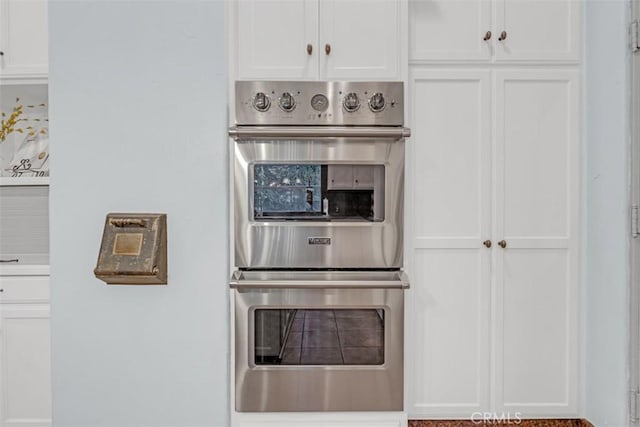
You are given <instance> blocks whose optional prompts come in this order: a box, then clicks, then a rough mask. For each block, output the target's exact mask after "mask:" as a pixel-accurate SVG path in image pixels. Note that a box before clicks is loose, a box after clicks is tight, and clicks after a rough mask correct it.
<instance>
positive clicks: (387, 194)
mask: <svg viewBox="0 0 640 427" xmlns="http://www.w3.org/2000/svg"><path fill="white" fill-rule="evenodd" d="M236 93H237V98H236V116H237V121H238V124H237V125H236V126H235V127H233V128H232V129H230V131H229V134H230V135H231V136H232V137H233V138H234V139H235V144H234V211H235V239H234V244H235V265H236V266H237V267H238V268H253V269H264V268H269V269H290V268H320V269H325V268H332V269H340V268H349V269H381V268H382V269H385V268H386V269H391V268H401V267H402V249H403V239H402V237H403V234H402V231H403V227H404V224H403V215H404V211H403V206H404V156H405V150H404V145H405V142H404V139H405V137H406V136H408V135H409V130H408V129H407V128H404V127H403V126H402V124H403V119H404V112H403V111H404V110H403V102H402V100H403V85H402V83H398V82H382V83H371V82H351V83H345V82H236ZM319 100H320V101H319ZM354 100H355V101H354ZM374 100H377V101H375V102H374ZM285 101H286V103H285ZM348 101H350V102H354V103H353V105H354V106H352V107H348V106H349V105H351V104H349V102H348ZM356 101H357V103H355V102H356ZM365 103H366V104H365ZM283 104H284V105H283ZM287 106H288V107H287ZM261 110H264V111H261Z"/></svg>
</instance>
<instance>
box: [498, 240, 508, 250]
mask: <svg viewBox="0 0 640 427" xmlns="http://www.w3.org/2000/svg"><path fill="white" fill-rule="evenodd" d="M498 246H500V247H501V248H502V249H504V248H506V247H507V241H506V240H500V241H499V242H498Z"/></svg>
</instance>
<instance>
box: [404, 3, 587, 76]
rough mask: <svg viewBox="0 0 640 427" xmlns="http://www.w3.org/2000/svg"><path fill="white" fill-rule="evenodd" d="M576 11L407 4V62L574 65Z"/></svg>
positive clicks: (567, 7) (555, 6)
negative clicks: (408, 21)
mask: <svg viewBox="0 0 640 427" xmlns="http://www.w3.org/2000/svg"><path fill="white" fill-rule="evenodd" d="M581 7H582V2H581V1H580V0H494V1H484V0H461V1H449V0H417V1H412V2H411V6H410V11H409V16H410V18H409V19H410V31H409V34H410V39H409V43H410V53H409V55H410V59H411V60H412V61H418V62H419V61H445V62H460V61H464V62H469V61H491V62H493V61H497V62H548V63H551V62H576V61H578V60H579V59H580V45H579V40H580V34H581V29H580V25H581V20H580V16H581V13H582V12H581ZM503 32H504V33H503Z"/></svg>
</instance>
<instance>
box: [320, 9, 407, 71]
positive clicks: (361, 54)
mask: <svg viewBox="0 0 640 427" xmlns="http://www.w3.org/2000/svg"><path fill="white" fill-rule="evenodd" d="M405 6H406V2H404V1H401V0H322V1H321V2H320V47H321V52H320V57H321V59H320V76H321V78H323V79H328V80H403V77H402V69H403V67H402V61H403V57H404V56H403V55H402V50H403V43H404V37H403V29H404V28H406V25H405V24H404V22H405V20H403V10H404V11H405V13H406V9H405ZM327 47H328V49H327Z"/></svg>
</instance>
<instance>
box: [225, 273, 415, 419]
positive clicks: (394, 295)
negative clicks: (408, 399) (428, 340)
mask: <svg viewBox="0 0 640 427" xmlns="http://www.w3.org/2000/svg"><path fill="white" fill-rule="evenodd" d="M232 287H233V288H235V292H234V293H235V295H234V297H235V408H236V410H237V411H239V412H278V411H401V410H403V348H404V342H403V335H404V320H403V319H404V289H405V288H406V287H408V282H407V280H406V277H404V275H403V274H402V273H399V272H380V273H372V272H366V273H359V272H324V273H318V272H296V273H263V272H262V273H261V272H243V273H238V274H236V276H235V278H234V280H232Z"/></svg>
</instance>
